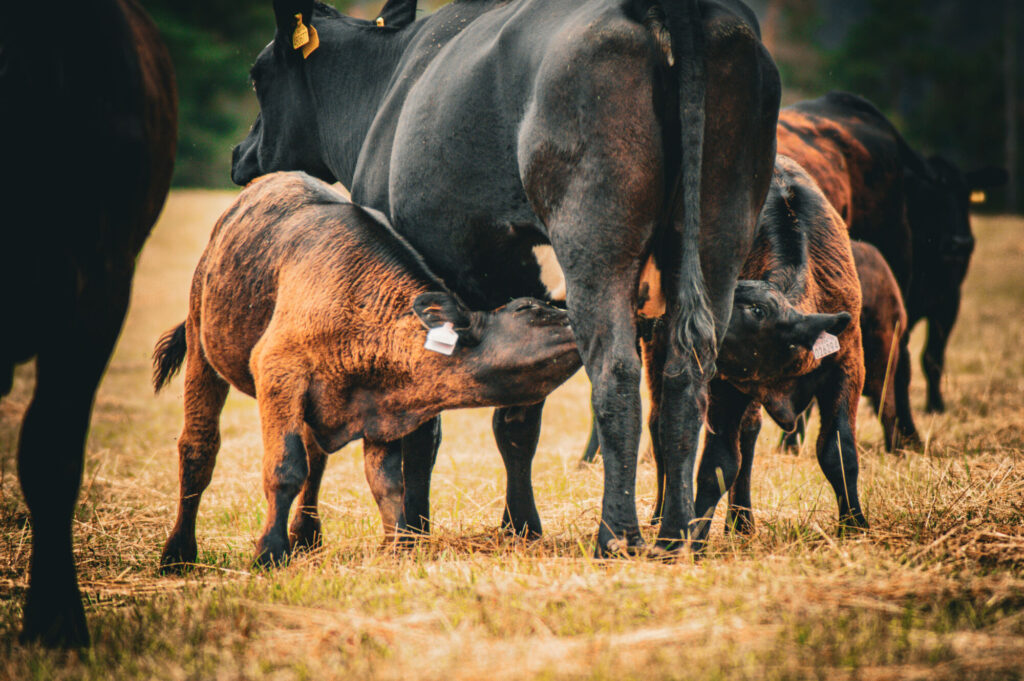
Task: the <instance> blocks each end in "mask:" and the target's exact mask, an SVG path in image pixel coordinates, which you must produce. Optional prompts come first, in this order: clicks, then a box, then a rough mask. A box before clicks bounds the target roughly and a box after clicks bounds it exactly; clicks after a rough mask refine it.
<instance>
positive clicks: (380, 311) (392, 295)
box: [154, 173, 580, 568]
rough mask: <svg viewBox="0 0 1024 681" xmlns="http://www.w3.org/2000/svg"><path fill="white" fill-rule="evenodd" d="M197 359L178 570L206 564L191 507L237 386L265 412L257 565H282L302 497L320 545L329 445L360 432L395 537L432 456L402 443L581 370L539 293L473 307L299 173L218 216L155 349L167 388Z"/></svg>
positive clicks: (175, 545) (370, 215) (559, 320)
mask: <svg viewBox="0 0 1024 681" xmlns="http://www.w3.org/2000/svg"><path fill="white" fill-rule="evenodd" d="M443 325H450V327H449V331H453V332H454V334H457V341H456V343H455V347H454V350H453V352H452V354H451V355H450V356H448V355H446V354H442V353H439V352H434V351H431V350H428V349H426V348H425V347H424V340H425V339H426V336H427V332H426V329H425V327H426V328H429V329H432V328H435V327H442V326H443ZM186 359H187V363H186V370H185V426H184V429H183V431H182V434H181V437H180V438H179V440H178V452H179V463H180V484H181V496H180V500H179V506H178V518H177V522H176V524H175V526H174V529H173V530H172V532H171V536H170V538H169V539H168V540H167V544H166V546H165V547H164V551H163V556H162V558H161V564H162V565H163V566H164V567H165V568H167V567H173V566H178V565H181V564H184V563H189V562H194V561H195V558H196V538H195V522H196V513H197V510H198V506H199V500H200V496H201V495H202V493H203V491H204V490H205V489H206V487H207V485H208V484H209V482H210V477H211V475H212V473H213V467H214V462H215V459H216V455H217V450H218V448H219V445H220V437H219V432H218V422H219V417H220V413H221V410H222V409H223V407H224V401H225V398H226V397H227V393H228V388H229V386H234V387H235V388H237V389H238V390H241V391H242V392H244V393H246V394H247V395H250V396H254V397H255V398H256V399H257V401H258V403H259V412H260V422H261V426H262V431H263V444H264V455H263V486H264V493H265V495H266V498H267V502H268V512H267V520H266V523H265V525H264V528H263V533H262V536H261V538H260V540H259V543H258V546H257V555H256V562H257V563H258V564H273V563H279V562H281V561H282V560H283V559H284V558H285V557H286V555H287V554H288V553H289V551H290V549H291V546H290V544H289V537H288V533H287V531H286V527H287V522H288V514H289V510H290V508H291V505H292V501H293V500H294V499H295V496H296V495H297V494H298V493H299V491H300V488H303V489H302V499H301V501H300V512H299V513H297V514H296V517H295V520H294V522H293V524H292V527H291V530H292V532H291V534H292V543H293V544H294V543H299V544H308V543H315V542H316V541H318V538H319V522H318V521H317V519H316V516H315V515H314V514H312V513H310V512H308V510H307V511H303V510H302V509H306V508H307V507H311V506H314V505H315V503H316V502H315V500H316V494H317V491H318V484H319V478H320V473H322V470H313V471H310V467H309V465H307V458H308V460H309V461H310V462H312V464H313V466H314V468H321V469H322V466H323V461H324V454H325V453H329V452H333V451H336V450H338V449H340V448H341V447H342V446H344V445H345V444H346V443H348V442H350V441H352V440H354V439H356V438H360V437H361V438H363V439H364V456H365V466H366V474H367V479H368V481H369V483H370V487H371V489H372V491H373V494H374V498H375V499H376V501H377V504H378V506H379V507H380V513H381V517H382V520H383V524H384V528H385V534H386V535H387V536H388V537H389V538H392V537H394V536H395V535H396V534H397V533H400V532H402V531H404V530H405V529H406V528H407V526H408V524H407V518H411V519H412V523H414V524H415V523H420V522H423V520H424V519H425V517H426V515H427V513H428V511H427V509H426V506H425V500H426V493H425V490H408V495H407V496H406V489H405V484H404V481H403V468H405V469H406V471H407V475H408V472H409V469H410V468H414V467H416V466H425V467H428V469H429V466H430V464H431V463H432V462H429V461H407V462H405V463H404V464H403V461H402V447H401V446H395V445H394V444H391V445H389V444H388V443H394V441H397V440H399V439H400V438H402V437H403V436H406V435H409V434H410V433H412V432H413V431H415V430H416V429H417V428H419V427H420V426H421V425H423V424H424V423H426V422H427V421H429V420H430V419H432V418H434V417H436V416H437V415H438V414H439V413H440V412H441V411H442V410H445V409H454V408H459V407H478V406H497V405H525V404H532V403H535V402H538V401H540V400H542V399H544V397H545V396H547V394H548V393H549V392H551V391H552V390H553V389H554V388H555V387H557V386H558V385H559V384H560V383H562V382H563V381H565V380H566V379H567V378H568V377H569V376H571V375H572V374H573V373H574V372H575V371H576V370H577V369H578V368H579V366H580V359H579V355H578V353H577V351H576V345H575V341H574V337H573V333H572V330H571V329H570V327H569V322H568V317H567V315H566V313H565V312H564V311H561V310H558V309H556V308H553V307H550V306H548V305H546V304H543V303H541V302H540V301H536V300H533V299H530V298H520V299H516V300H513V301H512V302H510V303H508V304H507V305H505V306H503V307H501V308H498V309H497V310H494V311H493V312H474V311H470V310H468V309H466V308H465V307H464V306H463V304H462V303H461V302H460V301H459V300H458V299H456V298H455V297H454V296H453V295H452V294H451V293H450V292H449V291H448V290H447V289H446V288H445V286H444V284H442V283H441V281H440V280H438V279H437V278H436V277H435V276H434V275H433V274H432V273H431V272H430V271H429V270H428V269H427V267H426V266H425V264H424V263H423V261H422V260H421V259H420V257H419V256H418V255H417V254H416V253H415V252H414V251H413V250H412V249H411V248H410V247H409V245H408V244H407V243H406V242H405V241H404V240H403V239H402V238H401V237H399V236H398V235H397V234H396V233H395V232H394V231H393V230H392V229H391V227H390V226H389V225H388V223H387V222H386V221H385V220H384V218H383V217H382V216H381V215H380V214H379V213H376V212H375V211H371V210H367V209H364V208H361V207H359V206H356V205H354V204H351V203H349V202H348V201H346V200H345V199H344V197H342V196H341V195H340V194H339V193H338V192H336V191H335V190H334V189H332V188H331V187H330V186H328V185H326V184H324V183H323V182H321V181H319V180H315V179H313V178H311V177H309V176H307V175H305V174H302V173H275V174H273V175H270V176H267V177H266V178H265V179H262V180H260V181H258V182H256V183H254V184H252V185H250V186H249V187H248V188H247V189H245V190H244V191H243V192H242V193H241V194H240V195H239V197H238V200H237V201H236V202H235V203H234V204H233V205H232V206H231V207H230V208H229V209H228V210H227V211H226V212H225V213H224V215H223V216H222V217H221V218H220V221H219V222H218V223H217V225H216V227H215V228H214V231H213V235H212V236H211V239H210V243H209V245H208V246H207V248H206V251H205V252H204V253H203V256H202V258H201V259H200V262H199V265H198V267H197V268H196V272H195V276H194V278H193V280H192V291H191V296H190V301H189V312H188V317H187V318H186V320H185V322H183V323H182V324H181V325H179V326H178V327H177V328H175V329H173V330H172V331H170V332H168V333H167V334H166V335H165V336H164V337H163V338H162V339H161V340H160V342H159V343H158V345H157V349H156V352H155V355H154V385H155V386H156V388H157V389H158V390H159V389H160V388H161V387H162V386H163V385H165V384H166V383H167V381H168V380H169V378H170V376H171V375H172V374H173V373H174V372H175V371H176V370H177V369H178V368H179V367H180V365H181V363H182V361H184V360H186ZM310 473H312V474H310ZM307 477H308V478H309V481H307ZM409 477H410V478H411V479H412V480H414V481H417V482H416V483H415V484H420V481H423V482H425V481H426V480H428V479H429V478H427V477H426V476H416V475H412V476H409ZM314 481H315V483H316V484H313V483H314ZM404 496H405V499H404V500H403V497H404ZM409 500H421V501H422V502H424V503H423V506H422V508H410V504H409ZM413 505H415V504H413Z"/></svg>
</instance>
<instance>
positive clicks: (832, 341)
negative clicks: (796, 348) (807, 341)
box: [811, 331, 839, 359]
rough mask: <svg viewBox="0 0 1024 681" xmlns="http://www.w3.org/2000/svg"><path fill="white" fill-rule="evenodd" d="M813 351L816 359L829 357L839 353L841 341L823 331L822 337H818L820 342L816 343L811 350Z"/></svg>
mask: <svg viewBox="0 0 1024 681" xmlns="http://www.w3.org/2000/svg"><path fill="white" fill-rule="evenodd" d="M811 351H812V352H814V359H821V358H822V357H828V356H829V355H831V354H834V353H836V352H839V339H838V338H836V337H835V336H833V335H832V334H830V333H829V332H828V331H822V332H821V335H820V336H818V340H816V341H814V347H812V348H811Z"/></svg>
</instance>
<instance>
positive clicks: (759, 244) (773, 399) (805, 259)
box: [652, 156, 867, 548]
mask: <svg viewBox="0 0 1024 681" xmlns="http://www.w3.org/2000/svg"><path fill="white" fill-rule="evenodd" d="M758 230H759V232H758V236H757V238H756V240H755V242H754V249H753V252H752V253H751V256H750V257H749V258H748V259H747V261H746V263H745V264H744V267H743V271H742V273H741V281H740V282H739V285H738V286H737V289H736V294H735V297H734V302H733V311H732V317H731V319H730V322H729V328H728V331H727V333H726V336H725V338H724V340H723V345H722V350H721V352H720V353H719V356H718V370H719V374H718V378H716V379H715V380H714V381H713V382H712V389H711V402H710V405H709V410H708V432H707V437H706V439H705V445H704V453H703V456H702V458H701V463H700V469H699V471H698V474H697V497H696V498H697V501H696V505H695V512H696V515H697V517H698V518H700V519H701V521H699V522H698V523H697V527H696V528H695V531H694V539H695V541H697V542H698V548H699V546H700V542H703V541H704V539H705V538H706V537H707V532H708V529H709V527H710V521H711V517H712V515H713V513H714V509H715V506H716V505H717V503H718V500H719V498H720V497H721V496H722V494H723V493H724V492H725V491H726V490H729V491H730V500H729V523H728V524H729V525H731V526H738V527H740V528H743V529H749V528H751V527H752V518H751V514H750V484H749V482H750V470H751V466H752V463H753V455H754V444H755V442H756V439H757V432H758V430H759V429H760V419H761V416H760V407H761V406H762V405H763V406H764V407H765V409H766V410H767V411H768V414H769V415H770V416H771V417H772V419H773V420H775V421H776V423H778V424H779V425H780V426H782V428H784V429H786V430H792V429H793V428H794V427H795V425H796V419H797V415H798V414H800V413H801V412H802V411H803V410H804V409H806V408H807V406H808V404H810V402H811V400H812V399H817V401H818V405H819V407H820V409H821V414H822V427H821V432H820V434H819V436H818V442H817V452H818V462H819V464H820V465H821V468H822V471H823V472H824V473H825V477H826V478H827V479H828V481H829V483H830V484H831V485H832V489H833V490H834V491H835V494H836V499H837V501H838V505H839V521H840V530H843V529H845V528H848V527H866V526H867V520H866V519H865V518H864V514H863V512H862V511H861V508H860V502H859V497H858V492H857V471H858V463H857V444H856V440H855V433H856V416H857V402H858V400H859V398H860V393H861V388H862V387H863V383H864V364H863V353H862V349H861V334H860V327H859V325H858V323H857V322H858V320H859V317H860V310H861V296H860V287H859V286H858V283H857V273H856V270H855V267H854V262H853V255H852V253H851V251H850V241H849V237H848V236H847V232H846V226H845V224H844V223H843V220H842V218H841V217H840V216H839V214H838V213H836V211H835V209H834V208H833V207H832V206H831V204H830V203H829V202H828V200H827V199H826V198H825V196H824V195H823V194H822V192H821V190H820V189H819V188H818V186H817V185H816V184H815V182H814V180H812V179H811V178H810V176H809V175H808V174H807V173H806V172H804V170H803V169H802V168H801V167H800V166H799V165H797V163H796V162H795V161H793V160H792V159H789V158H787V157H785V156H779V157H778V158H777V160H776V164H775V172H774V176H773V179H772V185H771V188H770V189H769V192H768V198H767V200H766V201H765V205H764V208H763V209H762V211H761V217H760V219H759V221H758ZM829 334H834V335H835V336H834V337H833V336H830V335H829ZM829 341H831V342H835V341H838V345H837V347H836V348H835V349H833V350H832V351H831V352H825V350H827V349H828V348H827V345H828V342H829ZM652 411H654V412H655V413H656V412H657V409H654V410H652ZM653 430H655V429H654V428H653V427H652V431H653ZM655 451H657V449H655ZM658 466H659V478H661V471H662V466H661V462H660V461H659V462H658ZM659 501H660V499H659Z"/></svg>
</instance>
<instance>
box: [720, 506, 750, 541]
mask: <svg viewBox="0 0 1024 681" xmlns="http://www.w3.org/2000/svg"><path fill="white" fill-rule="evenodd" d="M730 532H735V533H736V534H745V535H750V534H753V533H754V514H753V513H751V512H750V509H746V508H741V509H737V510H735V511H730V512H729V513H728V514H727V515H726V516H725V533H726V534H729V533H730Z"/></svg>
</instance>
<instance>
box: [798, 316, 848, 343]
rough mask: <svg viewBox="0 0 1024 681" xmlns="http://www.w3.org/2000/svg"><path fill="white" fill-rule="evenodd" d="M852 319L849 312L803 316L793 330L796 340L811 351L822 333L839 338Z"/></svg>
mask: <svg viewBox="0 0 1024 681" xmlns="http://www.w3.org/2000/svg"><path fill="white" fill-rule="evenodd" d="M852 319H853V317H851V316H850V313H849V312H839V313H837V314H809V315H803V316H802V317H801V318H800V320H799V321H797V323H796V324H795V325H794V328H793V331H794V335H795V336H796V338H795V340H796V342H797V343H799V344H800V345H802V346H804V347H805V348H808V349H810V348H812V347H813V346H814V341H816V340H818V336H820V335H821V334H822V333H824V332H826V331H827V332H828V333H831V334H832V335H833V336H838V335H839V334H841V333H842V332H843V330H844V329H845V328H846V327H847V326H849V324H850V321H851V320H852Z"/></svg>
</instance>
